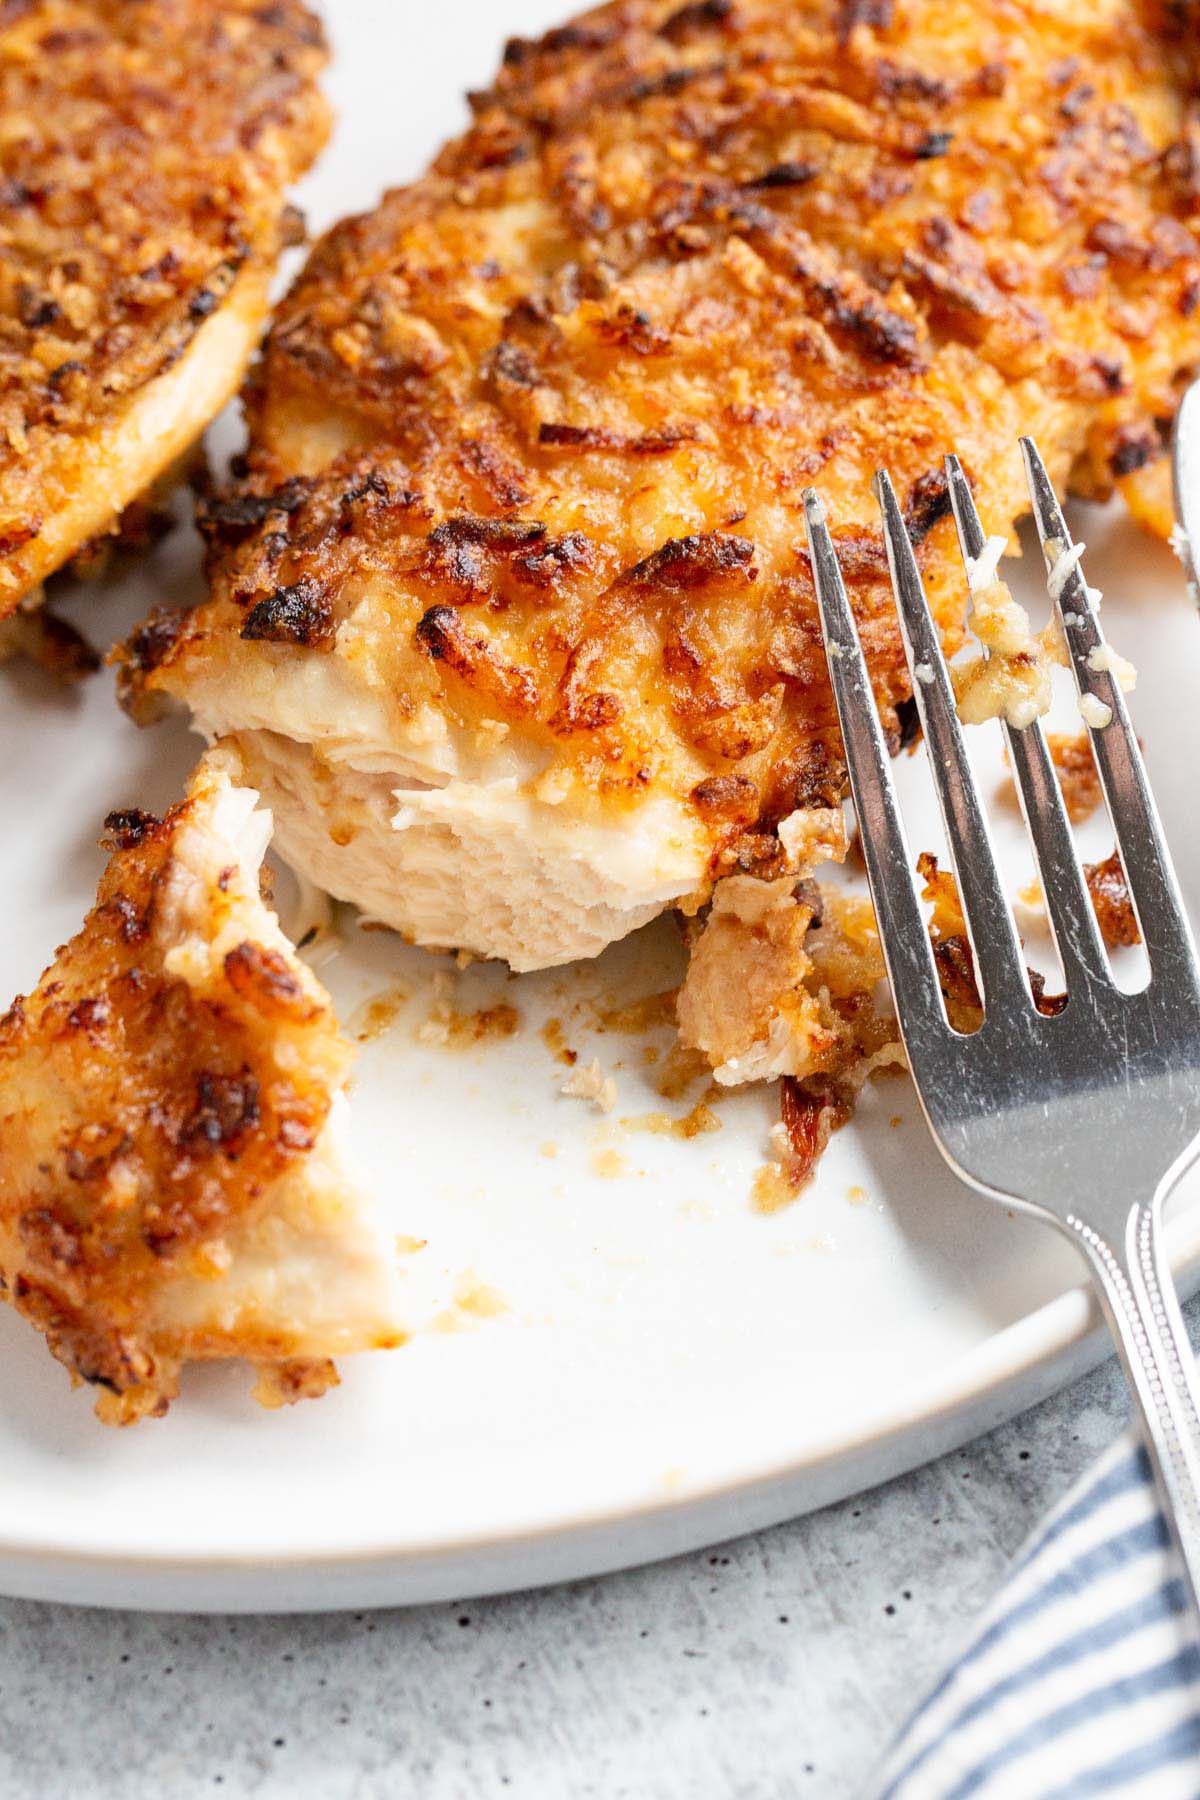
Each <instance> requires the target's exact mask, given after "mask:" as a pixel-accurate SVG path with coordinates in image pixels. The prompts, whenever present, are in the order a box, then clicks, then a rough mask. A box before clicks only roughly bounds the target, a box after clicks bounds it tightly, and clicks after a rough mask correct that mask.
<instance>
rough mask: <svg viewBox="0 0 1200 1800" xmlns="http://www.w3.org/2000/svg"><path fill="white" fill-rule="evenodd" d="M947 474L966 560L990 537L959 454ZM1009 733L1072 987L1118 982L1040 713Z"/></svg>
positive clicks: (1007, 727)
mask: <svg viewBox="0 0 1200 1800" xmlns="http://www.w3.org/2000/svg"><path fill="white" fill-rule="evenodd" d="M946 475H947V478H948V481H949V485H950V504H951V507H952V508H953V510H954V523H955V525H956V526H957V527H958V542H959V547H960V549H961V550H962V554H963V560H964V561H966V560H967V559H968V558H974V557H978V556H980V555H981V554H982V551H983V548H984V543H985V541H986V540H985V537H984V531H983V526H982V524H981V523H980V519H979V514H978V512H977V511H976V508H975V500H974V497H973V495H972V493H971V487H970V483H969V482H968V481H967V478H966V476H965V475H964V474H963V469H962V464H961V463H960V462H959V460H958V458H957V456H948V457H947V458H946ZM1004 736H1005V740H1006V742H1007V744H1008V756H1009V761H1010V763H1011V765H1012V771H1013V779H1014V780H1015V782H1016V785H1017V793H1018V795H1019V796H1020V800H1021V811H1022V812H1023V813H1024V815H1025V824H1026V827H1027V829H1028V831H1029V836H1030V839H1031V840H1032V843H1033V851H1034V858H1035V860H1036V862H1037V869H1038V874H1039V876H1040V877H1041V883H1042V892H1043V893H1044V894H1045V896H1046V905H1047V909H1048V911H1049V914H1050V925H1051V928H1052V930H1053V932H1054V942H1055V944H1056V946H1057V948H1058V954H1059V959H1060V960H1061V962H1062V966H1063V974H1064V975H1065V976H1066V980H1067V991H1068V993H1070V991H1071V989H1072V986H1073V984H1074V983H1076V982H1077V981H1078V980H1079V979H1080V978H1081V977H1082V978H1083V979H1084V980H1086V981H1090V982H1094V983H1096V984H1098V985H1099V984H1103V985H1105V986H1108V987H1111V986H1113V985H1114V984H1113V980H1112V972H1111V970H1110V969H1109V966H1108V959H1107V957H1106V956H1105V954H1104V945H1103V944H1102V942H1101V939H1100V931H1099V928H1098V926H1097V924H1096V914H1095V910H1094V908H1093V906H1092V903H1091V901H1090V899H1089V898H1088V891H1087V888H1086V887H1085V886H1084V880H1083V870H1082V868H1081V867H1080V864H1079V857H1078V855H1077V853H1076V850H1075V840H1074V838H1073V837H1072V836H1071V827H1070V825H1069V824H1068V822H1067V813H1066V808H1065V807H1064V805H1063V799H1062V792H1061V790H1060V788H1059V785H1058V781H1057V779H1056V778H1055V774H1054V769H1053V766H1052V764H1051V761H1050V753H1049V751H1048V749H1047V748H1046V738H1045V734H1044V733H1043V731H1042V727H1041V725H1040V724H1039V722H1038V721H1037V720H1036V719H1035V720H1034V722H1033V724H1032V725H1027V726H1025V727H1024V729H1022V730H1020V731H1018V730H1017V729H1016V728H1015V727H1014V726H1012V725H1010V724H1009V723H1008V721H1007V720H1005V722H1004Z"/></svg>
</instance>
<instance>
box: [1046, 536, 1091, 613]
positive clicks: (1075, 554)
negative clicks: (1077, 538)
mask: <svg viewBox="0 0 1200 1800" xmlns="http://www.w3.org/2000/svg"><path fill="white" fill-rule="evenodd" d="M1046 548H1047V550H1053V552H1054V561H1053V562H1052V563H1051V564H1050V574H1049V577H1048V581H1047V585H1048V587H1049V590H1050V598H1051V599H1052V600H1057V599H1059V598H1060V596H1061V594H1062V591H1063V589H1064V588H1065V587H1066V585H1067V582H1068V581H1069V580H1070V579H1071V572H1072V570H1073V569H1074V568H1075V567H1076V566H1077V564H1078V562H1079V559H1080V557H1081V556H1082V555H1083V552H1084V549H1085V548H1086V546H1085V545H1083V544H1072V545H1071V547H1070V549H1068V548H1067V546H1066V545H1065V544H1060V543H1059V541H1058V539H1057V538H1051V539H1050V541H1049V543H1048V544H1047V545H1046Z"/></svg>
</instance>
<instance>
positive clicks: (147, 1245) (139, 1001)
mask: <svg viewBox="0 0 1200 1800" xmlns="http://www.w3.org/2000/svg"><path fill="white" fill-rule="evenodd" d="M228 792H229V789H228V782H227V781H226V780H225V779H224V777H223V776H222V775H221V773H220V771H219V770H218V771H217V772H214V770H213V769H212V767H211V766H209V765H202V767H201V770H200V772H199V774H198V775H197V778H196V780H195V781H194V782H193V786H192V789H191V792H190V793H189V797H188V798H187V800H185V801H184V802H183V803H182V804H180V805H178V806H176V807H173V808H172V810H171V811H170V812H169V813H168V814H167V815H166V817H165V818H164V819H162V820H161V821H160V820H158V819H155V818H152V817H150V816H149V815H146V814H143V813H140V812H137V811H130V812H123V813H114V814H112V815H111V816H110V818H109V820H108V834H109V835H108V843H109V845H110V847H112V849H113V855H112V859H111V861H110V863H109V865H108V868H107V869H106V871H105V874H104V876H103V879H102V881H101V884H100V889H99V893H98V896H97V902H96V906H95V908H94V909H93V911H92V912H91V913H90V914H89V915H88V918H87V921H86V923H85V924H84V926H83V928H82V930H81V931H80V932H79V934H78V935H77V936H76V937H75V938H73V939H72V940H71V942H70V943H69V944H67V945H66V946H65V947H64V948H63V949H61V950H60V951H59V952H58V955H57V957H56V960H55V962H54V963H53V965H52V966H51V968H50V969H48V970H47V972H46V974H45V975H44V976H43V978H42V980H41V981H40V982H39V984H38V986H37V988H36V989H35V990H34V992H33V994H32V995H31V996H30V997H29V998H28V999H18V1000H17V1001H16V1002H15V1003H14V1005H13V1006H12V1008H11V1010H10V1011H9V1012H8V1013H7V1015H6V1016H5V1017H4V1018H3V1019H0V1288H2V1289H3V1291H4V1297H5V1298H7V1299H8V1300H9V1301H10V1302H11V1303H12V1304H13V1305H14V1306H15V1307H16V1308H17V1310H18V1311H20V1312H22V1313H24V1314H25V1315H26V1317H28V1318H29V1319H30V1320H32V1322H33V1323H34V1324H35V1325H37V1326H38V1327H39V1328H40V1329H41V1330H42V1331H44V1332H45V1334H46V1337H47V1340H48V1342H49V1345H50V1348H51V1350H52V1351H53V1353H54V1355H55V1356H57V1357H58V1358H59V1360H60V1361H61V1362H63V1363H65V1365H66V1366H67V1368H68V1369H69V1370H71V1372H72V1374H73V1375H75V1376H77V1377H82V1378H83V1379H84V1380H86V1381H89V1382H94V1383H97V1384H99V1386H100V1387H101V1388H103V1389H104V1390H106V1396H105V1398H104V1400H103V1404H102V1407H100V1408H98V1410H101V1411H102V1416H104V1417H107V1418H109V1419H115V1420H117V1421H119V1422H125V1421H127V1420H129V1419H133V1418H136V1417H138V1416H140V1415H141V1414H144V1413H147V1412H152V1413H158V1412H163V1411H165V1410H166V1406H167V1404H168V1401H169V1400H170V1398H171V1397H172V1395H173V1394H174V1393H175V1392H176V1391H177V1373H178V1368H179V1365H180V1363H181V1362H182V1361H183V1360H184V1359H185V1358H187V1357H204V1356H229V1355H237V1354H244V1355H246V1356H249V1357H250V1358H251V1359H252V1360H255V1361H257V1362H260V1363H263V1364H270V1363H275V1362H280V1361H283V1362H287V1361H290V1360H291V1359H293V1358H300V1359H302V1360H305V1361H307V1360H308V1359H310V1358H311V1357H312V1356H313V1354H314V1352H316V1353H317V1354H318V1356H319V1353H320V1351H321V1350H323V1349H327V1348H331V1347H338V1346H336V1345H334V1344H333V1343H332V1341H327V1342H326V1343H320V1342H317V1343H315V1344H314V1343H313V1342H312V1341H311V1340H310V1339H306V1337H305V1335H304V1332H305V1321H304V1320H297V1321H295V1324H294V1333H295V1335H289V1332H290V1331H291V1330H292V1329H293V1327H292V1325H291V1323H290V1322H289V1321H288V1320H287V1319H279V1318H275V1319H272V1318H271V1317H270V1316H269V1307H268V1308H266V1309H263V1308H258V1309H257V1310H256V1307H255V1306H254V1305H251V1306H249V1307H248V1306H247V1305H246V1304H245V1301H244V1298H243V1299H242V1300H240V1301H238V1303H237V1304H235V1303H234V1300H233V1299H231V1297H230V1289H229V1287H228V1286H226V1287H225V1288H224V1289H223V1287H222V1282H223V1280H224V1279H225V1278H226V1277H228V1276H230V1275H231V1274H232V1273H236V1272H237V1271H236V1269H235V1266H234V1265H235V1264H236V1261H237V1256H238V1248H237V1247H238V1245H239V1244H241V1245H243V1246H245V1244H246V1243H247V1242H248V1237H247V1231H248V1228H253V1227H255V1226H256V1225H258V1224H259V1223H261V1221H262V1218H263V1215H264V1212H269V1211H270V1210H271V1209H273V1208H277V1207H278V1205H279V1196H280V1195H281V1194H282V1192H283V1184H284V1183H286V1181H287V1179H288V1177H289V1176H294V1175H295V1174H296V1172H297V1171H300V1170H301V1169H302V1168H305V1167H307V1166H308V1165H307V1161H306V1159H309V1158H310V1157H312V1155H313V1152H314V1150H315V1149H316V1148H317V1147H318V1145H319V1142H320V1140H321V1137H322V1133H323V1131H324V1130H325V1127H326V1124H327V1120H328V1118H329V1113H330V1107H331V1103H332V1098H333V1095H334V1094H335V1093H336V1092H337V1091H338V1090H339V1089H340V1087H341V1084H342V1082H343V1080H344V1077H345V1074H346V1071H347V1068H348V1064H349V1059H350V1055H351V1052H350V1048H349V1046H348V1044H347V1043H346V1042H345V1040H344V1039H343V1038H342V1037H341V1036H340V1034H339V1032H338V1028H337V1022H336V1020H335V1018H334V1016H333V1012H332V1008H331V1006H330V1003H329V1000H328V996H327V995H326V994H325V993H324V991H323V990H322V989H321V988H320V987H319V986H318V984H317V983H316V982H315V980H314V979H313V978H312V976H311V975H310V974H309V972H308V971H307V970H306V969H305V968H304V967H303V966H302V965H301V964H299V963H298V962H297V961H296V959H295V958H294V956H293V955H292V954H291V953H290V949H289V947H288V946H287V945H286V943H285V942H284V940H282V938H281V937H280V934H279V933H278V929H277V927H276V926H275V925H274V922H273V920H271V918H270V915H268V914H267V913H266V911H265V909H264V908H263V907H262V905H261V902H260V901H259V899H258V896H257V893H256V892H250V891H248V881H249V880H250V879H252V878H253V874H254V871H255V869H256V863H257V858H256V857H253V858H251V861H250V864H249V865H247V864H245V863H241V862H239V861H237V860H234V859H236V856H237V851H236V848H235V847H234V848H230V849H229V851H228V854H229V855H230V857H231V860H230V862H229V863H228V865H227V866H221V865H222V857H223V854H224V851H223V846H222V839H221V837H220V834H219V819H220V813H219V811H218V810H217V809H218V808H219V807H220V806H221V804H223V800H222V796H223V795H224V794H226V793H228ZM235 804H236V802H235ZM214 834H215V835H214ZM214 846H215V851H216V860H215V862H214V861H213V852H214ZM258 851H259V854H261V842H260V843H259V846H258ZM206 871H207V872H206ZM327 1210H328V1209H327ZM332 1210H334V1211H336V1208H334V1209H332ZM311 1216H312V1218H314V1219H318V1220H319V1219H320V1216H321V1208H320V1206H319V1205H318V1206H317V1207H316V1208H315V1209H313V1211H312V1213H311ZM268 1226H269V1221H268ZM263 1241H264V1242H265V1241H270V1240H269V1237H267V1238H264V1240H263ZM282 1253H283V1252H282V1251H281V1255H282ZM280 1274H281V1278H282V1271H281V1272H280ZM184 1284H187V1285H188V1286H189V1292H190V1295H191V1298H190V1299H189V1301H188V1304H187V1305H186V1306H181V1305H180V1303H179V1293H180V1291H181V1289H182V1287H183V1285H184ZM197 1294H198V1295H199V1296H200V1299H199V1304H197V1303H196V1300H195V1296H196V1295H197ZM209 1295H211V1299H210V1298H209V1297H208V1296H209ZM374 1323H375V1321H373V1320H369V1319H365V1320H363V1321H362V1324H363V1329H364V1331H367V1332H369V1331H370V1328H371V1326H372V1325H373V1324H374ZM373 1341H384V1339H383V1338H381V1337H379V1338H376V1339H375V1340H373ZM392 1341H395V1339H394V1338H393V1339H392ZM340 1347H345V1348H354V1347H357V1346H356V1345H355V1344H354V1343H350V1342H347V1343H344V1344H342V1345H341V1346H340ZM285 1385H286V1382H285ZM309 1385H310V1386H311V1384H309ZM325 1385H328V1381H326V1383H325ZM312 1391H316V1390H315V1388H313V1389H312Z"/></svg>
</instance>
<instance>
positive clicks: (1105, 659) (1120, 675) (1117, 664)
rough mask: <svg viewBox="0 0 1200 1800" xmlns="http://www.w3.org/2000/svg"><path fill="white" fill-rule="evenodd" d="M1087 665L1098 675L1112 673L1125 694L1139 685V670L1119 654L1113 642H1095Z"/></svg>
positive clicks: (1089, 653)
mask: <svg viewBox="0 0 1200 1800" xmlns="http://www.w3.org/2000/svg"><path fill="white" fill-rule="evenodd" d="M1087 666H1088V668H1089V669H1092V670H1094V672H1095V673H1096V674H1097V675H1111V676H1112V678H1113V680H1114V681H1115V682H1116V683H1117V685H1118V687H1119V688H1120V689H1121V692H1122V693H1124V694H1128V693H1129V692H1130V691H1131V690H1132V689H1133V688H1135V687H1136V686H1137V670H1136V669H1135V668H1134V666H1133V664H1132V663H1131V662H1127V661H1126V659H1125V658H1124V657H1123V656H1119V655H1118V654H1117V652H1116V651H1115V650H1114V649H1113V647H1112V645H1111V644H1093V645H1092V648H1091V649H1090V650H1089V651H1088V659H1087Z"/></svg>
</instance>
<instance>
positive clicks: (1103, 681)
mask: <svg viewBox="0 0 1200 1800" xmlns="http://www.w3.org/2000/svg"><path fill="white" fill-rule="evenodd" d="M1021 451H1022V454H1023V455H1024V458H1025V474H1026V479H1027V481H1028V483H1029V494H1030V498H1031V500H1032V502H1033V516H1034V521H1035V523H1036V525H1037V532H1038V537H1039V538H1040V539H1041V544H1042V550H1043V551H1044V553H1045V556H1046V563H1047V567H1049V568H1053V566H1054V563H1055V560H1056V558H1057V555H1058V554H1059V548H1058V547H1059V546H1061V548H1062V550H1068V549H1070V548H1071V534H1070V532H1069V531H1068V530H1067V523H1066V520H1065V519H1064V518H1063V514H1062V508H1061V507H1060V506H1059V504H1058V498H1057V496H1056V494H1055V492H1054V489H1053V487H1052V486H1051V483H1050V477H1049V475H1048V474H1047V473H1046V467H1045V464H1044V463H1043V462H1042V459H1041V457H1040V456H1039V455H1038V452H1037V447H1036V445H1035V444H1034V442H1033V440H1032V439H1031V438H1022V439H1021ZM1055 605H1056V606H1057V608H1058V612H1059V617H1060V619H1061V620H1062V627H1063V635H1064V637H1065V638H1066V643H1067V649H1068V652H1069V654H1070V658H1071V668H1072V671H1073V673H1074V676H1075V685H1076V687H1077V688H1078V690H1079V695H1080V699H1081V702H1082V700H1083V698H1084V696H1086V695H1089V694H1090V695H1094V696H1095V698H1096V700H1097V701H1099V702H1101V703H1102V704H1103V705H1104V706H1106V707H1107V708H1108V709H1109V712H1110V714H1111V720H1110V722H1108V723H1106V724H1104V725H1102V726H1099V727H1097V726H1093V725H1091V724H1090V723H1089V725H1088V731H1089V735H1090V737H1091V740H1092V751H1093V754H1094V755H1095V758H1096V766H1097V768H1098V769H1099V771H1100V784H1101V786H1102V787H1103V789H1104V797H1105V799H1106V801H1107V802H1108V810H1109V813H1110V815H1111V818H1112V822H1113V827H1114V830H1115V832H1116V838H1117V849H1118V850H1119V852H1120V856H1121V861H1122V863H1123V864H1124V866H1125V878H1126V881H1127V883H1128V886H1129V892H1130V895H1131V897H1132V899H1133V904H1134V908H1135V911H1136V913H1137V919H1138V924H1139V926H1140V927H1141V932H1142V938H1143V941H1144V942H1145V945H1146V951H1147V954H1148V956H1149V958H1150V969H1151V977H1152V979H1156V978H1158V977H1159V976H1167V977H1169V978H1183V979H1186V980H1187V982H1188V983H1189V985H1190V986H1192V987H1195V985H1196V982H1197V973H1196V951H1195V946H1194V944H1193V942H1192V934H1191V929H1190V927H1189V925H1188V922H1187V915H1186V914H1185V912H1184V909H1183V901H1182V899H1181V897H1180V893H1179V884H1178V881H1177V880H1176V877H1175V870H1174V866H1173V865H1172V862H1171V857H1170V852H1169V851H1168V849H1167V846H1166V840H1165V839H1164V837H1163V831H1162V824H1161V822H1160V820H1159V817H1158V809H1157V807H1156V806H1155V804H1154V798H1153V796H1152V794H1151V792H1150V785H1149V782H1148V781H1147V779H1146V770H1145V765H1144V764H1143V762H1142V755H1141V751H1140V750H1139V749H1138V746H1137V739H1136V738H1135V737H1134V735H1133V728H1132V726H1131V725H1130V723H1129V714H1128V711H1127V710H1126V707H1125V699H1124V696H1123V694H1122V693H1121V687H1120V683H1119V682H1117V681H1116V680H1115V679H1114V678H1113V676H1112V675H1111V674H1110V673H1109V672H1108V671H1107V670H1104V669H1096V668H1094V667H1093V665H1092V662H1090V661H1089V658H1090V657H1091V656H1092V655H1093V652H1095V651H1096V650H1098V649H1099V648H1100V646H1101V645H1102V644H1103V643H1104V637H1103V634H1102V632H1101V630H1100V626H1099V622H1098V620H1097V617H1096V609H1095V606H1094V605H1093V603H1092V597H1091V594H1090V592H1089V590H1088V586H1087V583H1086V581H1085V580H1084V578H1083V574H1082V571H1081V570H1080V567H1079V564H1078V562H1076V564H1075V566H1074V568H1072V570H1071V571H1070V573H1069V575H1068V576H1067V578H1066V581H1065V582H1064V583H1063V586H1062V589H1061V592H1060V593H1059V595H1058V597H1057V599H1056V601H1055Z"/></svg>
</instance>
